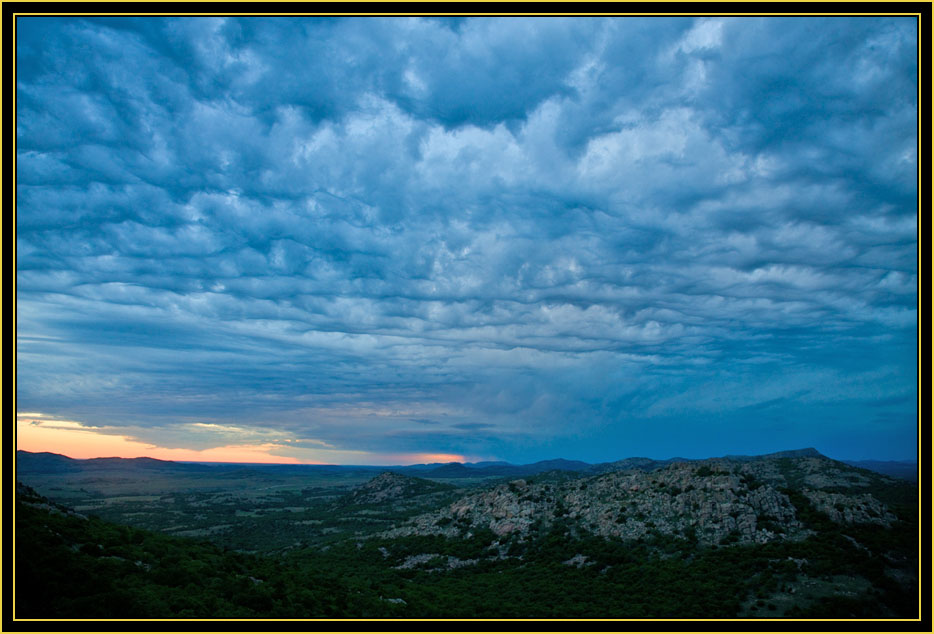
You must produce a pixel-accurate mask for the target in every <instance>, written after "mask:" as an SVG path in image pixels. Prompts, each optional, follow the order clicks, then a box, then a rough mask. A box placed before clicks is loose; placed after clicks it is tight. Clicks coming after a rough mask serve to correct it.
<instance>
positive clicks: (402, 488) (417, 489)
mask: <svg viewBox="0 0 934 634" xmlns="http://www.w3.org/2000/svg"><path fill="white" fill-rule="evenodd" d="M453 488H454V487H452V486H450V485H447V484H439V483H437V482H432V481H431V480H425V479H423V478H414V477H412V476H407V475H403V474H401V473H394V472H392V471H384V472H383V473H381V474H379V475H378V476H376V477H375V478H373V479H372V480H369V481H367V482H365V483H363V484H361V485H360V486H358V487H357V488H355V489H354V490H353V491H351V492H350V493H349V494H348V495H347V496H346V498H345V499H344V502H345V503H346V504H381V503H384V502H393V501H396V500H404V499H409V498H413V497H416V496H419V495H425V494H428V493H437V492H440V491H448V490H451V489H453Z"/></svg>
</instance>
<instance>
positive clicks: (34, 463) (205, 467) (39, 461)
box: [16, 447, 917, 481]
mask: <svg viewBox="0 0 934 634" xmlns="http://www.w3.org/2000/svg"><path fill="white" fill-rule="evenodd" d="M16 456H17V467H16V468H17V472H18V473H21V474H30V473H32V474H40V473H41V474H51V473H75V472H78V471H85V470H118V469H132V470H150V471H161V472H179V471H184V472H220V471H230V470H234V469H237V470H243V469H249V470H254V471H275V472H278V473H300V472H307V471H313V472H328V473H332V472H336V471H373V472H377V473H379V472H382V471H392V472H395V473H402V474H405V475H412V476H418V477H420V478H436V479H477V478H497V477H524V476H533V475H537V474H540V473H545V472H548V471H564V472H570V473H579V474H587V475H596V474H602V473H608V472H611V471H627V470H638V471H654V470H656V469H661V468H664V467H667V466H669V465H672V464H675V463H681V462H684V463H691V462H700V461H702V460H709V458H680V457H675V458H667V459H664V460H657V459H654V458H645V457H630V458H623V459H621V460H616V461H613V462H601V463H596V464H591V463H587V462H582V461H580V460H566V459H564V458H556V459H552V460H541V461H538V462H533V463H530V464H523V465H514V464H511V463H508V462H503V461H484V462H475V463H461V462H450V463H432V464H418V465H404V466H392V467H384V466H374V465H296V464H249V465H247V464H241V463H213V464H212V463H198V462H176V461H171V460H159V459H156V458H85V459H78V458H69V457H68V456H63V455H61V454H56V453H50V452H29V451H25V450H22V449H20V450H17V452H16ZM802 457H811V458H816V457H825V456H824V455H823V454H821V453H820V452H819V451H818V450H817V449H814V448H813V447H807V448H804V449H792V450H786V451H778V452H774V453H769V454H763V455H757V456H747V455H726V456H721V458H723V459H726V460H734V461H749V460H756V459H760V458H802ZM841 462H845V463H846V464H849V465H851V466H854V467H859V468H863V469H868V470H869V471H874V472H876V473H881V474H884V475H888V476H892V477H897V478H902V479H907V480H912V481H916V480H917V464H916V463H913V462H908V461H879V460H862V461H841Z"/></svg>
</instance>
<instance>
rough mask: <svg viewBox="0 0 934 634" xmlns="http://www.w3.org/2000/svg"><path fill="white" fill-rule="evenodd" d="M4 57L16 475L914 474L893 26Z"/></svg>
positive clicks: (118, 49) (909, 79)
mask: <svg viewBox="0 0 934 634" xmlns="http://www.w3.org/2000/svg"><path fill="white" fill-rule="evenodd" d="M16 37H17V40H16V55H17V75H16V81H17V89H16V106H17V130H16V157H17V162H16V177H17V207H16V263H17V268H16V316H17V322H16V330H17V348H16V353H17V357H16V361H17V367H16V372H17V374H16V397H17V401H16V409H17V446H18V448H20V449H26V450H29V451H54V452H56V453H64V454H66V455H71V456H72V457H76V458H88V457H97V456H123V457H133V456H141V455H148V456H152V457H156V458H165V459H179V460H205V461H243V462H293V463H336V464H410V463H420V462H449V461H480V460H506V461H510V462H514V463H527V462H533V461H536V460H543V459H550V458H557V457H562V458H567V459H578V460H585V461H588V462H600V461H610V460H617V459H621V458H625V457H630V456H647V457H654V458H668V457H673V456H681V457H686V458H702V457H709V456H720V455H725V454H736V453H741V454H757V453H767V452H772V451H779V450H784V449H794V448H803V447H815V448H817V449H818V450H819V451H821V452H823V453H824V454H826V455H828V456H831V457H834V458H838V459H862V458H873V459H881V460H897V459H912V458H914V456H915V455H916V451H917V440H916V433H917V399H918V391H917V381H918V375H917V363H918V356H917V355H918V347H917V343H918V339H917V319H918V311H917V304H918V292H917V289H918V267H917V262H918V250H917V235H918V223H917V218H918V205H917V195H918V187H917V182H918V177H917V170H918V156H917V148H918V138H917V131H916V121H917V115H918V112H917V87H918V81H917V75H918V70H917V55H918V51H917V34H916V21H915V19H914V18H899V17H893V18H885V17H828V18H810V17H798V18H779V17H765V18H754V17H736V18H717V17H712V18H711V17H698V18H694V17H684V18H674V17H655V18H635V17H611V18H591V17H586V18H545V17H540V18H418V17H411V18H282V17H270V18H256V17H246V18H242V19H237V18H211V17H205V18H184V17H181V18H158V17H143V18H141V17H121V18H82V17H66V18H60V19H59V18H50V17H20V18H18V19H17V30H16Z"/></svg>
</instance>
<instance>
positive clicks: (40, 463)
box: [16, 449, 242, 475]
mask: <svg viewBox="0 0 934 634" xmlns="http://www.w3.org/2000/svg"><path fill="white" fill-rule="evenodd" d="M237 468H242V466H241V465H237ZM214 469H216V467H211V466H208V465H204V464H199V463H185V462H173V461H171V460H157V459H156V458H88V459H76V458H69V457H68V456H62V455H60V454H56V453H49V452H38V453H33V452H30V451H24V450H22V449H19V450H17V451H16V472H17V473H18V474H21V475H27V474H30V475H34V474H55V473H78V472H81V471H117V470H130V471H159V472H170V471H178V472H206V471H212V470H214Z"/></svg>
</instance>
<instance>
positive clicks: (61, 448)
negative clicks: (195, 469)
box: [16, 420, 324, 464]
mask: <svg viewBox="0 0 934 634" xmlns="http://www.w3.org/2000/svg"><path fill="white" fill-rule="evenodd" d="M47 425H48V426H46V425H44V424H43V425H34V424H32V423H30V422H29V421H25V420H17V421H16V448H17V449H23V450H25V451H34V452H42V451H49V452H52V453H57V454H62V455H64V456H68V457H69V458H77V459H87V458H156V459H158V460H181V461H192V462H253V463H264V464H324V463H322V462H317V461H308V462H305V463H303V462H302V461H301V460H299V459H298V458H295V457H291V456H276V455H273V454H271V453H269V452H270V451H271V450H274V449H278V448H280V445H275V444H272V443H267V444H262V445H227V446H224V447H211V448H210V449H201V450H199V449H170V448H167V447H158V446H156V445H151V444H148V443H144V442H140V441H138V440H133V439H132V438H129V437H127V436H117V435H112V434H104V433H101V432H98V431H95V430H94V428H82V427H81V426H80V425H78V424H76V423H69V422H67V421H63V422H57V421H47Z"/></svg>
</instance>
